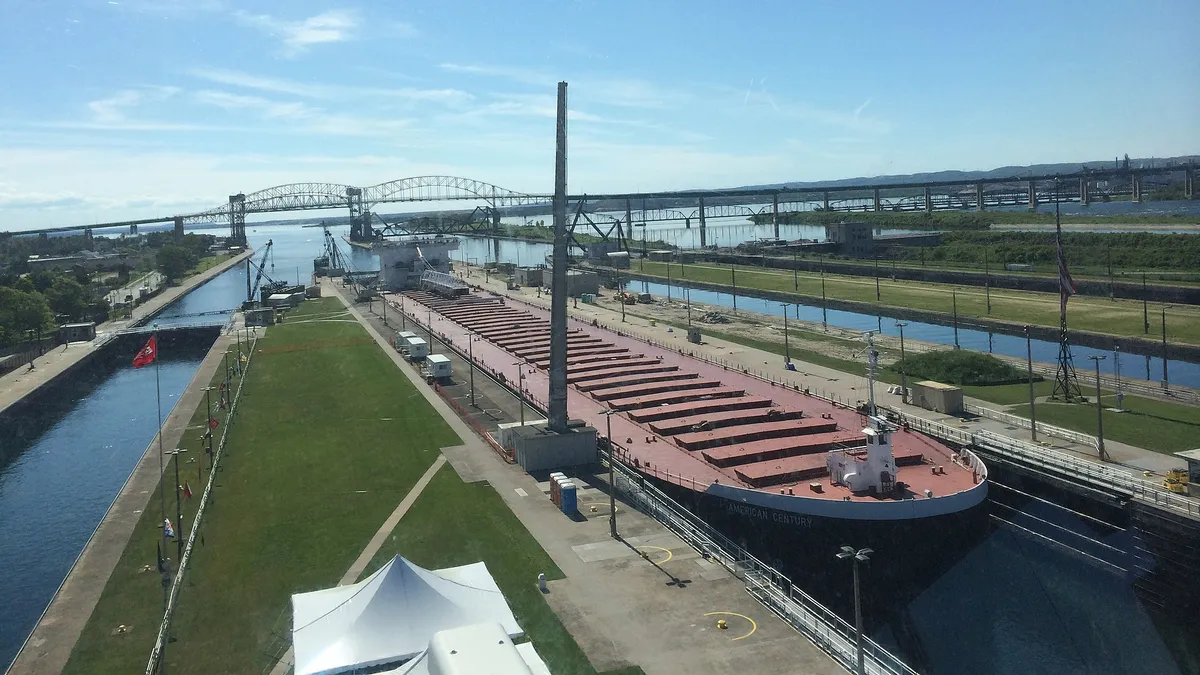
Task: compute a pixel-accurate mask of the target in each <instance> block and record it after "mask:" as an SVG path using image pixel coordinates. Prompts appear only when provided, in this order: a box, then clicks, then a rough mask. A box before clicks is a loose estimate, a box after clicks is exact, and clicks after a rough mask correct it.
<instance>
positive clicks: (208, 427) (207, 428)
mask: <svg viewBox="0 0 1200 675" xmlns="http://www.w3.org/2000/svg"><path fill="white" fill-rule="evenodd" d="M212 390H213V388H212V387H205V388H204V409H205V410H207V411H208V416H207V417H205V418H204V435H205V436H206V437H207V440H208V469H209V471H212V466H213V447H212V443H213V428H212V420H213V416H212V399H211V398H210V395H209V392H211V391H212Z"/></svg>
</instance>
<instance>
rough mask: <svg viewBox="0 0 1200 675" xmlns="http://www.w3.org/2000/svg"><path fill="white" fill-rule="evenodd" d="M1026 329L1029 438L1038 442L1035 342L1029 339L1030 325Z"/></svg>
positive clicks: (1024, 328)
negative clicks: (1034, 395)
mask: <svg viewBox="0 0 1200 675" xmlns="http://www.w3.org/2000/svg"><path fill="white" fill-rule="evenodd" d="M1022 330H1024V331H1025V359H1026V364H1027V368H1028V372H1029V438H1030V440H1032V441H1033V442H1034V443H1036V442H1037V412H1036V411H1035V410H1034V408H1033V342H1032V341H1031V340H1030V339H1029V326H1025V327H1023V328H1022Z"/></svg>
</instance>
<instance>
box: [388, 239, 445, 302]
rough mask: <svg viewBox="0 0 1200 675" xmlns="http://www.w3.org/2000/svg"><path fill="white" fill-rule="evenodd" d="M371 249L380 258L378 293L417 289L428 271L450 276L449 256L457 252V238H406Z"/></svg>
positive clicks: (390, 241) (391, 240)
mask: <svg viewBox="0 0 1200 675" xmlns="http://www.w3.org/2000/svg"><path fill="white" fill-rule="evenodd" d="M371 250H372V251H374V252H375V253H376V254H378V255H379V283H380V288H381V290H386V291H403V290H408V289H412V288H418V287H419V286H420V282H421V275H422V274H424V273H425V272H426V271H427V270H431V269H432V270H433V271H435V272H443V273H446V274H449V273H450V254H451V252H452V251H456V250H458V239H457V238H456V237H443V236H441V235H436V236H431V237H408V238H403V239H385V240H383V241H379V242H376V243H375V244H374V245H373V246H372V247H371Z"/></svg>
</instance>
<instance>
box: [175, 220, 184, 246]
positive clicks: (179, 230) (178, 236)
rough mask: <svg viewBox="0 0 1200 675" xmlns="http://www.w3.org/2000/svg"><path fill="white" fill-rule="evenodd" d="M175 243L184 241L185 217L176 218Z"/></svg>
mask: <svg viewBox="0 0 1200 675" xmlns="http://www.w3.org/2000/svg"><path fill="white" fill-rule="evenodd" d="M175 241H177V242H181V241H183V216H175Z"/></svg>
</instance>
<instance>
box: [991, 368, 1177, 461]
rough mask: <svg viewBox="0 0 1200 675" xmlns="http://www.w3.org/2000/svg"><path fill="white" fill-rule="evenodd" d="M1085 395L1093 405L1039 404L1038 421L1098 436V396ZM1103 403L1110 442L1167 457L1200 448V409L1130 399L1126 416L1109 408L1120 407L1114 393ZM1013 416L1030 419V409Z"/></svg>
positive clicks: (1018, 409)
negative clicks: (1198, 438) (1199, 446)
mask: <svg viewBox="0 0 1200 675" xmlns="http://www.w3.org/2000/svg"><path fill="white" fill-rule="evenodd" d="M1080 384H1083V383H1082V382H1081V383H1080ZM1084 395H1085V396H1087V397H1088V398H1089V401H1092V402H1091V403H1089V404H1067V403H1051V402H1046V403H1038V404H1037V418H1038V421H1039V422H1045V423H1047V424H1054V425H1058V426H1060V427H1066V428H1067V429H1074V430H1076V431H1081V432H1083V433H1086V434H1092V435H1093V436H1094V435H1095V434H1096V431H1097V428H1096V404H1095V399H1093V398H1092V397H1093V396H1094V395H1095V392H1094V391H1091V392H1089V391H1087V389H1086V387H1085V389H1084ZM1102 403H1103V405H1104V411H1103V413H1102V414H1103V415H1104V438H1105V439H1106V440H1113V441H1118V442H1120V443H1127V444H1129V445H1132V446H1135V447H1139V448H1145V449H1146V450H1153V451H1154V452H1161V453H1164V454H1170V453H1173V452H1179V451H1181V450H1192V449H1194V448H1196V447H1197V445H1200V443H1197V442H1196V438H1197V437H1198V436H1200V408H1196V407H1194V406H1187V405H1182V404H1179V403H1169V402H1166V401H1155V400H1153V399H1146V398H1138V397H1135V396H1126V397H1125V410H1126V412H1113V411H1111V410H1109V408H1115V407H1117V397H1116V395H1115V394H1112V393H1111V392H1105V393H1104V397H1103V399H1102ZM1009 412H1011V413H1013V414H1014V415H1020V416H1022V417H1029V405H1028V404H1026V405H1022V406H1017V407H1014V408H1012V409H1011V410H1010V411H1009ZM1182 463H1183V460H1180V464H1181V465H1182Z"/></svg>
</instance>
